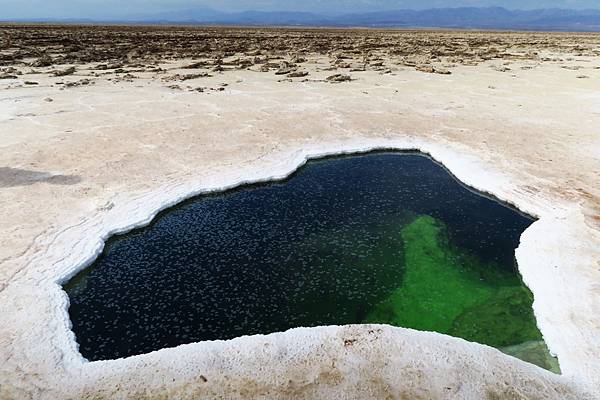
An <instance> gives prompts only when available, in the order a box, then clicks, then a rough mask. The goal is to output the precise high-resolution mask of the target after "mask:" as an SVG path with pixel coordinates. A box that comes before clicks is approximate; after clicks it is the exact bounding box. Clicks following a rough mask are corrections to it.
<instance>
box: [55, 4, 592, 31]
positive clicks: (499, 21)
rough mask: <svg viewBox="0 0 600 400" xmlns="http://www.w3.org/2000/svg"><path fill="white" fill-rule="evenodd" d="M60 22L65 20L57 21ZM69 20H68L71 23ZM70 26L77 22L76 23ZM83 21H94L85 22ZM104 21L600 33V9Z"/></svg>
mask: <svg viewBox="0 0 600 400" xmlns="http://www.w3.org/2000/svg"><path fill="white" fill-rule="evenodd" d="M54 21H55V22H59V21H57V20H54ZM65 21H67V20H65ZM68 21H69V22H74V21H75V20H73V19H70V20H68ZM82 22H91V21H83V20H82ZM103 22H129V23H157V24H170V23H171V24H172V23H177V24H197V25H251V26H254V25H261V26H265V25H266V26H332V27H382V28H383V27H390V28H456V29H459V28H460V29H514V30H551V31H600V10H570V9H558V8H553V9H540V10H507V9H505V8H501V7H483V8H482V7H458V8H433V9H428V10H418V11H416V10H394V11H378V12H371V13H360V14H352V13H349V14H343V13H340V14H337V15H321V14H313V13H308V12H265V11H245V12H237V13H226V12H221V11H216V10H212V9H208V8H195V9H188V10H178V11H170V12H164V13H161V14H155V15H136V16H131V17H127V18H126V19H123V20H119V21H115V20H111V21H103Z"/></svg>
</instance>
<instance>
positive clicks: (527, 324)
mask: <svg viewBox="0 0 600 400" xmlns="http://www.w3.org/2000/svg"><path fill="white" fill-rule="evenodd" d="M399 234H400V235H401V236H402V241H403V243H404V280H403V282H402V284H401V285H400V286H399V287H398V288H396V289H395V290H394V291H393V292H392V293H391V295H390V296H389V297H388V298H386V299H385V300H383V301H382V302H381V303H379V304H378V305H377V306H376V307H375V308H374V309H373V310H372V311H371V312H370V313H369V314H368V316H367V318H366V320H365V321H366V322H373V323H386V324H390V325H395V326H402V327H407V328H413V329H418V330H424V331H436V332H440V333H446V334H449V335H452V336H457V337H461V338H463V339H466V340H469V341H473V342H478V343H483V344H487V345H490V346H494V347H497V348H508V347H510V346H515V345H519V344H521V343H525V342H531V343H539V342H541V341H542V336H541V333H540V332H539V330H538V328H537V326H536V323H535V316H534V315H533V311H532V308H531V305H532V302H533V297H532V295H531V293H530V292H529V290H528V289H527V288H526V287H525V286H524V285H523V283H522V282H521V280H520V279H519V277H518V276H517V275H516V274H515V273H514V272H511V271H508V270H506V269H502V268H498V267H497V266H495V265H492V263H491V262H482V261H481V260H479V259H478V258H477V257H475V256H473V255H471V254H468V252H466V251H464V250H461V249H459V248H457V247H456V246H452V245H451V244H450V242H449V239H448V236H447V233H446V230H445V227H444V225H443V224H442V223H441V222H440V221H437V220H435V219H434V218H432V217H430V216H420V217H418V218H416V219H415V220H414V221H413V222H411V223H410V224H408V225H406V226H405V227H403V228H402V229H401V231H400V233H399ZM542 343H543V342H542ZM528 352H529V354H535V356H531V357H529V359H530V360H531V362H533V363H535V364H538V365H540V366H543V367H545V368H548V367H549V365H547V364H548V363H547V362H546V360H547V359H548V357H547V354H548V351H547V349H546V348H545V345H544V347H540V346H537V347H535V346H530V347H529V348H528ZM507 353H509V354H512V355H515V356H519V354H521V353H519V352H518V351H517V352H514V351H513V352H509V351H507ZM556 366H557V364H556ZM550 367H553V366H552V365H550ZM549 369H550V368H549Z"/></svg>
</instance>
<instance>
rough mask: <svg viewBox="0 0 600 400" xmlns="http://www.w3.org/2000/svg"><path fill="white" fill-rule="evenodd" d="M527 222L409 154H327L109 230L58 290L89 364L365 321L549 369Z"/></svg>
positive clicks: (552, 366)
mask: <svg viewBox="0 0 600 400" xmlns="http://www.w3.org/2000/svg"><path fill="white" fill-rule="evenodd" d="M532 222H533V221H532V219H530V218H528V217H526V216H523V215H522V214H520V213H518V212H516V211H514V210H512V209H510V208H508V207H506V206H504V205H502V204H500V203H498V202H496V201H493V200H491V199H488V198H486V197H484V196H480V195H478V194H476V193H474V192H472V191H470V190H468V189H466V188H465V187H464V186H462V185H461V184H459V183H458V182H457V181H456V180H454V179H453V178H452V177H451V176H450V175H449V174H448V172H447V171H446V170H445V169H443V168H442V167H441V166H439V165H438V164H436V163H435V162H433V161H431V160H430V159H429V158H427V157H424V156H421V155H418V154H406V153H370V154H366V155H354V156H347V157H338V158H329V159H323V160H318V161H311V162H309V163H308V164H307V165H306V166H304V167H303V168H302V169H300V170H299V171H298V172H297V173H296V174H294V176H293V177H291V178H290V179H288V180H286V181H284V182H276V183H271V184H264V185H253V186H247V187H243V188H240V189H237V190H234V191H228V192H224V193H219V194H212V195H206V196H200V197H197V198H195V199H192V200H190V201H187V202H185V203H183V204H181V205H180V206H178V207H175V208H173V209H171V210H168V211H166V212H163V213H162V214H161V215H160V216H159V217H158V218H157V219H156V220H155V221H154V222H153V223H152V224H151V225H150V226H148V227H146V228H143V229H139V230H136V231H133V232H130V233H128V234H125V235H121V236H116V237H114V238H112V239H111V240H110V241H109V242H108V243H107V246H106V248H105V250H104V252H103V253H102V255H101V256H100V257H99V258H98V259H97V260H96V262H95V263H94V264H93V265H92V266H91V267H89V268H87V269H86V270H84V271H82V272H81V273H79V274H78V275H77V276H76V277H74V278H73V279H72V280H71V281H70V282H69V283H68V284H66V285H65V287H64V288H65V290H66V291H67V293H68V295H69V298H70V302H71V304H70V308H69V313H70V315H71V321H72V323H73V331H74V332H75V334H76V336H77V341H78V343H79V344H80V351H81V353H82V355H83V356H84V357H86V358H88V359H90V360H101V359H114V358H119V357H126V356H131V355H135V354H142V353H146V352H150V351H153V350H158V349H160V348H164V347H173V346H177V345H179V344H184V343H190V342H196V341H202V340H214V339H230V338H234V337H238V336H242V335H251V334H259V333H270V332H277V331H284V330H287V329H290V328H294V327H298V326H319V325H333V324H335V325H340V324H351V323H371V322H372V323H386V324H391V325H395V326H402V327H410V328H414V329H419V330H429V331H437V332H441V333H447V334H449V335H453V336H457V337H461V338H464V339H466V340H470V341H475V342H479V343H484V344H488V345H490V346H494V347H497V348H499V349H501V350H503V351H505V352H506V353H509V354H511V355H514V356H516V357H519V358H522V359H525V360H527V361H530V362H534V363H536V364H538V365H540V366H542V367H544V368H547V369H551V370H554V371H557V369H558V364H557V362H556V360H555V359H553V358H551V357H550V356H549V354H548V352H547V349H546V347H545V344H544V342H543V341H542V337H541V334H540V332H539V331H538V329H537V327H536V323H535V317H534V315H533V312H532V309H531V303H532V295H531V293H530V292H529V290H528V289H527V288H526V287H525V286H524V285H523V283H522V282H521V280H520V276H519V274H518V272H517V270H516V267H515V263H514V249H515V248H516V247H517V246H518V243H519V236H520V234H521V232H523V230H525V229H526V228H527V226H529V225H530V224H531V223H532Z"/></svg>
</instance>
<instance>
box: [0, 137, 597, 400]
mask: <svg viewBox="0 0 600 400" xmlns="http://www.w3.org/2000/svg"><path fill="white" fill-rule="evenodd" d="M376 149H397V150H418V151H421V152H424V153H426V154H429V155H430V156H431V157H432V158H433V159H435V160H437V161H438V162H440V163H442V164H443V165H444V166H445V167H446V168H447V169H448V170H449V171H450V172H451V173H452V174H453V175H454V176H456V177H457V178H458V179H459V180H460V181H462V182H463V183H465V184H467V185H469V186H470V187H472V188H475V189H477V190H480V191H482V192H485V193H489V194H493V196H495V197H497V198H498V199H500V200H503V201H505V202H508V203H511V204H513V205H515V206H516V207H518V208H519V209H520V210H522V211H524V212H526V213H528V214H530V215H534V216H536V217H537V218H539V219H538V220H537V221H536V222H535V223H533V224H532V225H531V226H530V227H529V228H528V229H527V230H526V231H525V232H524V233H523V235H522V237H521V243H520V246H519V248H518V249H517V251H516V257H517V261H518V265H519V270H520V272H521V274H522V276H523V279H524V281H525V283H526V284H527V285H528V287H529V288H530V289H531V290H532V292H533V293H534V297H535V301H534V304H533V308H534V312H535V315H536V318H537V321H538V325H539V327H540V330H541V331H542V333H543V335H544V340H545V341H546V343H547V345H548V347H549V348H550V350H551V351H552V353H553V354H556V355H557V356H558V359H559V362H560V365H561V369H562V371H563V374H562V375H554V374H552V373H550V372H548V371H544V370H542V369H540V368H538V367H536V366H533V365H530V364H527V363H524V362H521V361H519V360H517V359H514V358H512V357H509V356H506V355H504V354H502V353H500V352H499V351H497V350H495V349H492V348H490V347H487V346H483V345H479V344H475V343H469V342H466V341H464V340H462V339H457V338H452V337H449V336H446V335H442V334H438V333H430V332H418V331H414V330H410V329H403V328H395V327H390V326H384V325H352V326H330V327H317V328H297V329H292V330H290V331H287V332H283V333H275V334H270V335H264V336H263V335H257V336H250V337H241V338H237V339H233V340H229V341H213V342H200V343H192V344H186V345H182V346H178V347H176V348H170V349H163V350H160V351H156V352H152V353H149V354H144V355H140V356H135V357H129V358H126V359H120V360H110V361H98V362H91V363H90V362H87V361H86V360H85V359H83V358H82V357H81V355H80V354H79V352H78V350H77V343H76V341H75V337H74V335H73V333H72V332H71V331H70V320H69V315H68V311H67V310H68V297H67V295H66V293H64V292H63V291H62V290H61V288H60V285H61V284H62V283H64V282H66V281H67V280H68V279H69V278H70V277H72V276H73V275H75V274H76V273H77V272H78V271H80V270H81V269H83V268H85V267H86V266H88V265H89V264H90V263H91V262H92V261H93V260H94V259H95V258H96V257H97V256H98V254H100V252H101V251H102V248H103V243H104V240H106V239H107V238H108V237H109V236H111V235H113V234H116V233H120V232H125V231H128V230H130V229H132V228H135V227H139V226H142V225H145V224H147V223H149V222H150V221H151V220H152V218H154V216H155V215H156V214H157V213H158V212H159V211H161V210H163V209H165V208H168V207H170V206H173V205H174V204H176V203H178V202H180V201H182V200H184V199H186V198H189V197H192V196H195V195H198V194H200V193H206V192H211V191H222V190H226V189H230V188H232V187H235V186H238V185H242V184H245V183H251V182H252V183H253V182H259V181H269V180H275V179H283V178H285V177H286V176H288V175H289V174H291V173H292V172H293V171H295V170H296V169H297V168H299V167H300V166H302V165H303V164H304V163H306V161H307V160H308V159H311V158H317V157H322V156H327V155H334V154H342V153H354V152H365V151H370V150H376ZM454 149H456V146H455V147H454ZM509 180H510V177H509V176H506V175H504V174H502V173H499V172H496V173H493V172H490V171H486V170H484V169H483V168H482V167H481V163H480V162H479V161H478V160H477V158H476V157H475V156H473V155H470V154H468V153H467V152H466V151H465V153H461V154H458V153H457V151H456V150H451V149H450V148H449V147H445V146H443V145H441V144H440V143H438V142H436V143H432V142H429V141H425V140H420V139H407V138H393V139H384V138H378V139H373V138H366V137H365V138H356V139H352V140H343V141H338V142H330V143H315V144H313V145H307V146H304V148H301V149H288V150H282V149H277V150H275V151H273V152H271V153H270V154H269V155H268V156H267V158H263V159H261V160H259V161H257V162H252V163H249V164H246V165H243V166H240V168H239V169H237V170H236V172H235V173H231V172H229V173H225V174H215V175H214V176H213V177H212V179H211V180H210V181H207V180H203V181H202V182H193V181H192V182H181V183H180V182H174V183H173V185H171V186H169V187H167V188H164V187H163V188H156V190H153V191H152V192H149V193H146V194H145V195H143V196H141V197H137V198H126V197H122V198H119V199H118V200H115V203H114V205H113V204H111V205H107V207H105V212H104V213H103V214H102V215H100V214H99V215H95V216H94V218H90V219H88V220H86V221H85V222H84V223H82V225H81V226H78V227H73V228H71V229H70V230H68V231H65V232H63V233H62V235H61V237H60V238H59V239H58V240H57V244H66V243H70V245H71V248H65V247H62V248H61V246H60V245H56V246H50V247H49V248H50V250H49V251H48V252H47V253H45V254H44V256H45V257H50V258H51V259H52V260H53V261H54V263H53V265H52V268H51V269H48V270H47V271H46V275H45V276H44V277H42V278H38V279H35V280H34V279H33V278H31V277H28V276H23V277H22V279H20V281H21V282H22V284H19V285H10V286H9V287H8V288H7V289H6V290H5V291H4V293H3V294H2V295H3V296H14V297H15V298H17V300H15V301H14V302H13V306H14V307H18V306H19V305H21V306H26V305H27V304H28V302H32V301H33V302H36V304H37V308H36V311H34V312H33V314H32V315H31V317H30V318H31V320H34V319H37V320H38V321H39V322H37V325H36V324H33V323H31V321H29V320H27V319H24V320H16V318H17V317H16V316H15V317H11V316H10V315H11V314H9V310H6V309H0V311H1V312H2V314H3V315H7V320H8V321H7V323H8V324H9V325H10V326H12V327H14V332H15V335H16V337H18V338H15V339H14V342H13V343H19V344H23V343H28V344H29V345H30V346H29V349H28V350H26V351H25V353H24V354H22V355H21V356H20V357H21V359H20V360H18V361H14V360H13V362H6V363H5V365H4V366H3V367H0V375H1V374H4V373H6V374H5V376H4V378H0V382H4V383H6V382H10V385H5V386H4V389H0V397H2V395H3V394H5V395H7V398H19V397H20V396H21V395H22V396H23V397H25V396H27V397H29V396H32V397H36V398H53V399H54V398H382V397H385V396H387V395H390V396H391V397H393V398H404V397H403V396H405V397H406V398H424V399H425V398H527V399H529V398H556V399H582V398H600V397H598V392H599V389H598V388H600V365H599V363H600V361H599V360H598V359H596V358H595V357H594V354H595V353H594V350H595V349H594V348H590V347H589V346H591V345H590V344H593V343H594V340H595V339H594V338H593V337H586V338H582V337H581V336H582V335H585V334H586V332H593V330H592V329H590V330H580V329H577V326H576V325H575V324H573V323H569V319H570V318H571V316H572V315H573V314H576V313H581V312H582V311H583V312H591V311H593V310H590V309H585V307H586V306H581V307H583V310H582V308H581V307H580V305H578V304H579V303H578V302H577V301H575V300H574V299H573V293H578V290H577V289H574V288H573V286H572V285H574V284H579V285H581V290H582V292H584V291H586V290H588V288H587V287H586V285H589V284H588V283H586V281H585V279H583V278H584V276H583V275H584V274H585V270H584V269H582V265H593V263H592V262H591V261H592V260H582V259H581V257H582V254H585V253H584V252H582V251H581V249H571V248H569V247H568V245H567V247H566V248H565V243H567V244H568V243H578V242H579V243H581V242H582V240H567V239H566V238H574V237H582V238H585V237H586V236H589V235H590V232H591V231H590V230H586V229H585V224H583V216H582V215H581V212H580V211H579V210H578V209H576V208H574V207H572V206H567V205H564V204H548V203H547V202H543V201H532V198H531V196H527V195H526V194H524V193H520V192H516V191H514V190H513V189H510V188H511V185H510V184H509ZM594 239H595V240H598V239H597V238H594ZM585 243H594V241H590V242H585V241H583V244H582V246H585ZM559 248H560V249H561V250H560V251H558V249H559ZM33 262H35V260H33ZM586 263H587V264H586ZM567 275H569V281H570V282H569V285H570V287H568V288H567V287H566V285H564V284H563V279H564V277H565V276H567ZM578 275H580V276H582V279H578V278H577V276H578ZM23 293H27V294H26V295H23ZM5 303H7V302H3V306H2V307H6V306H5V305H4V304H5ZM5 312H6V314H5ZM19 318H22V316H21V317H19ZM40 324H42V325H43V327H44V328H43V329H40V328H35V329H37V331H36V332H28V331H27V329H34V328H31V327H34V326H38V325H40ZM582 332H583V333H582ZM590 335H591V334H590ZM596 339H597V338H596ZM596 354H597V353H596ZM23 360H27V361H25V362H23ZM14 365H28V366H29V368H30V370H32V371H38V373H39V375H38V376H34V377H32V376H31V374H30V373H29V372H28V371H29V370H21V371H17V370H16V369H15V368H14ZM32 365H33V367H31V366H32Z"/></svg>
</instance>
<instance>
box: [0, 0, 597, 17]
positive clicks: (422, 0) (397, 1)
mask: <svg viewBox="0 0 600 400" xmlns="http://www.w3.org/2000/svg"><path fill="white" fill-rule="evenodd" d="M492 5H493V6H502V7H506V8H510V9H531V8H544V7H546V8H548V7H557V8H579V9H580V8H600V0H300V1H294V0H187V1H186V0H0V20H2V19H11V18H39V17H50V18H72V17H75V18H84V17H85V18H124V17H129V16H136V15H151V14H155V13H160V12H163V11H168V10H181V9H190V8H198V7H210V8H213V9H217V10H221V11H243V10H263V11H275V10H277V11H311V12H317V13H334V12H365V11H379V10H389V9H401V8H412V9H423V8H431V7H459V6H492Z"/></svg>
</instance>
